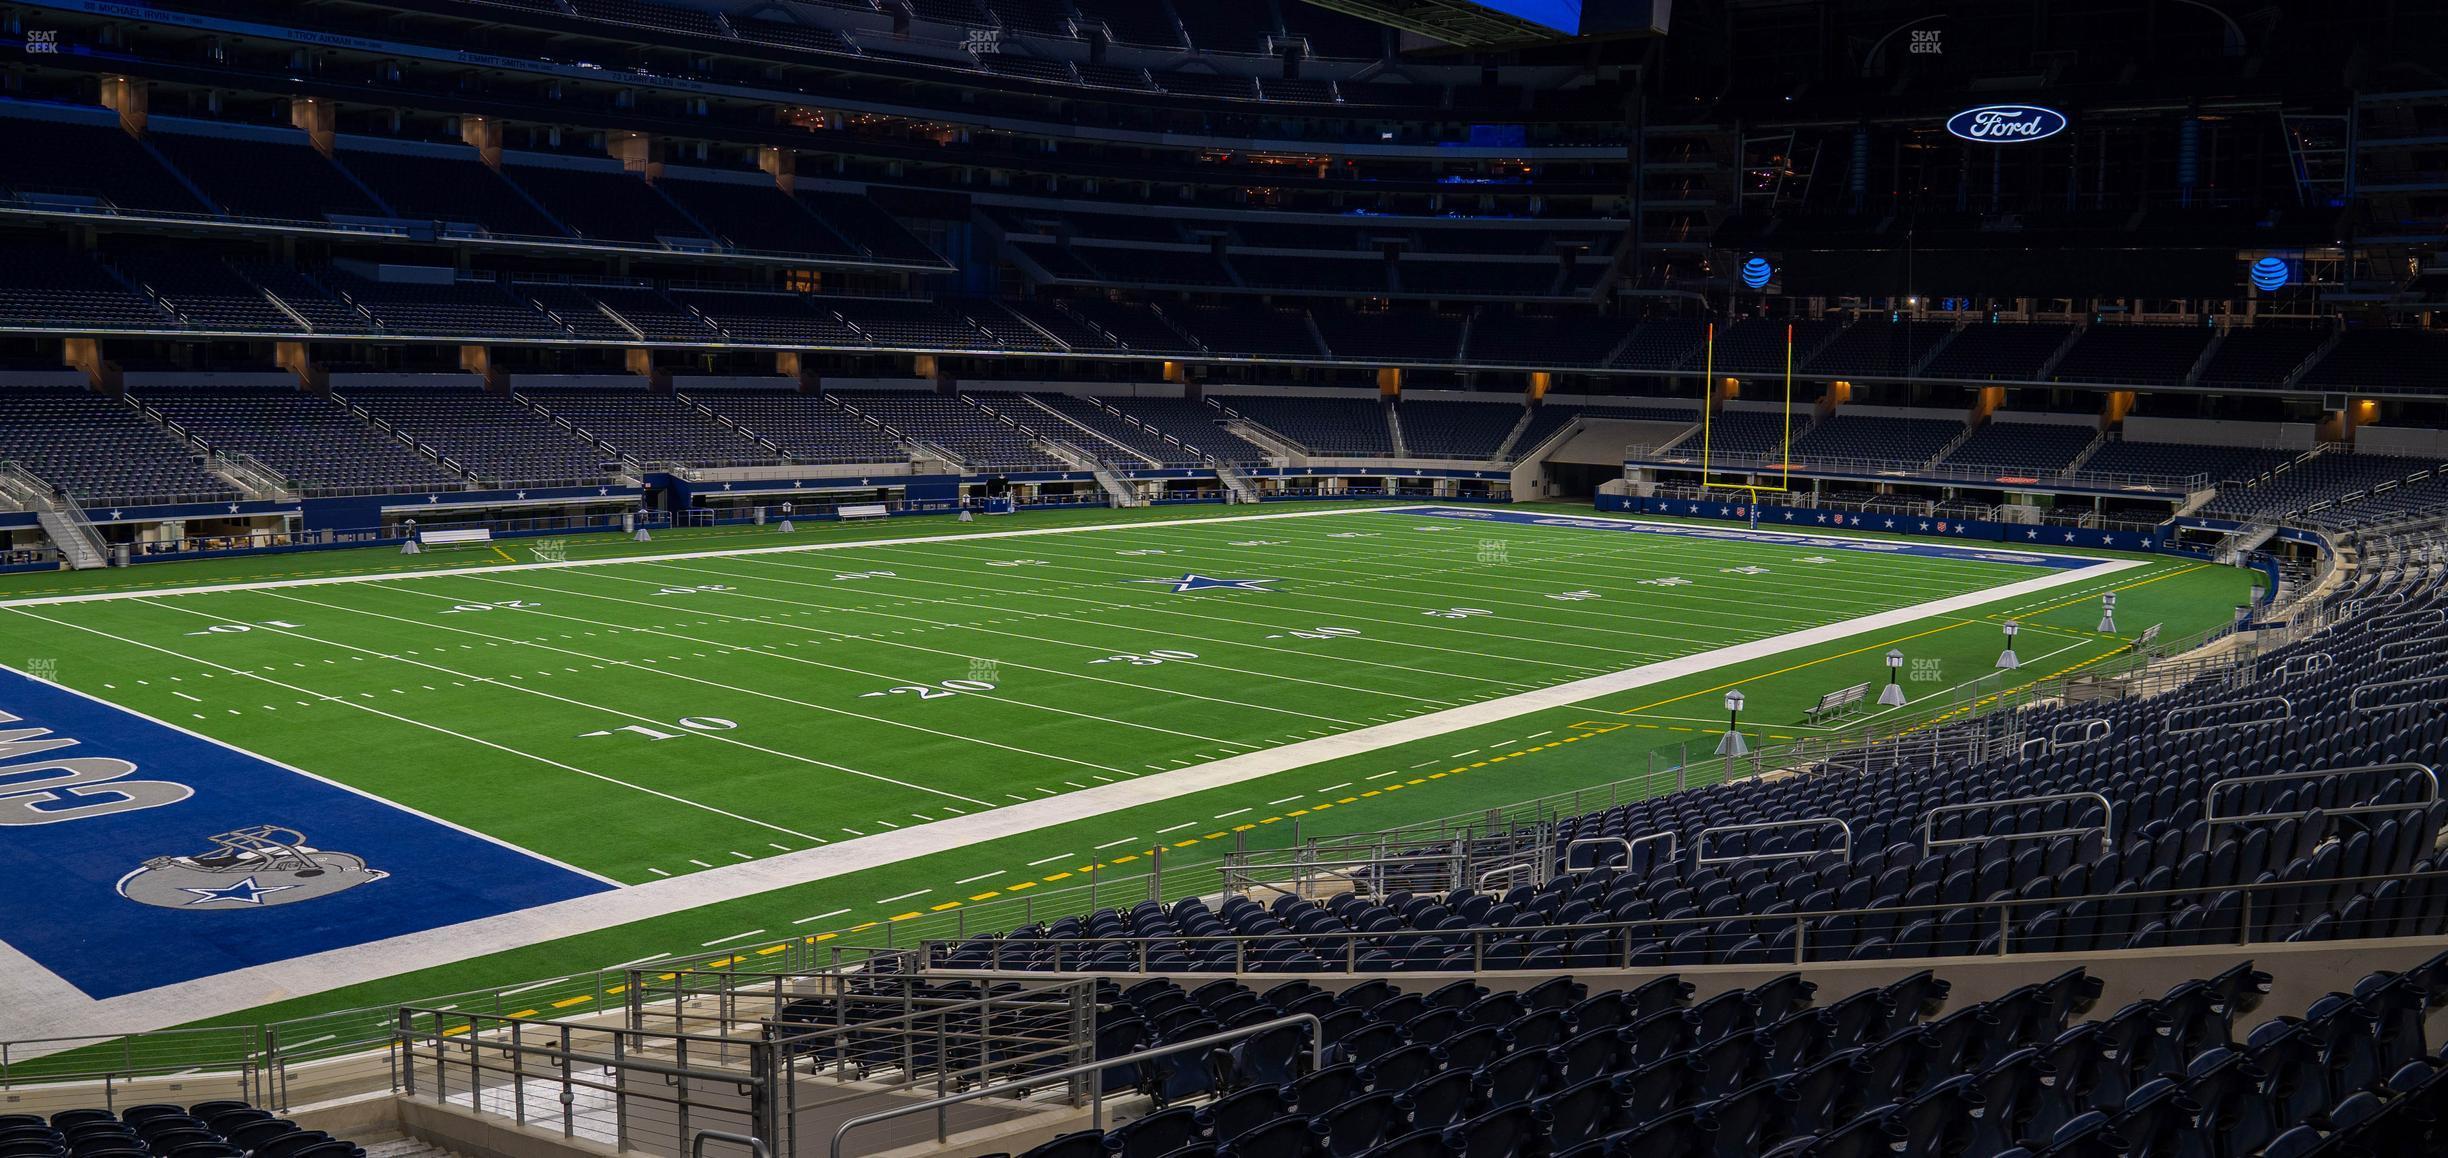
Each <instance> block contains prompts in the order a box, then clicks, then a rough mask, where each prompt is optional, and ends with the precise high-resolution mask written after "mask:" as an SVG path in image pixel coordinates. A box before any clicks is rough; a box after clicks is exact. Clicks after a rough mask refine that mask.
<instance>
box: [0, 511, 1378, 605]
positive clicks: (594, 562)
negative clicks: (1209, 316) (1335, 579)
mask: <svg viewBox="0 0 2448 1158" xmlns="http://www.w3.org/2000/svg"><path fill="white" fill-rule="evenodd" d="M1397 509H1400V508H1399V507H1396V506H1391V505H1386V506H1362V507H1350V508H1344V509H1340V510H1317V511H1278V512H1276V513H1274V514H1271V515H1224V516H1221V517H1215V518H1204V519H1149V520H1146V521H1144V522H1134V523H1092V524H1087V525H1084V526H1070V527H1028V528H1023V529H1020V530H1012V531H977V532H972V533H969V534H951V535H912V536H909V537H907V538H901V539H868V540H860V541H854V542H847V543H795V544H792V545H790V546H786V547H726V548H721V549H717V550H710V551H674V552H670V553H666V554H654V555H615V556H607V557H605V558H601V559H565V560H562V561H561V562H557V563H512V564H507V565H503V566H490V565H488V566H483V567H436V568H434V569H432V570H428V571H407V572H399V571H392V572H378V573H373V574H365V575H321V576H315V577H311V578H304V579H274V580H269V581H264V582H253V583H201V584H193V585H190V586H186V587H158V588H148V589H144V590H130V591H89V592H84V593H80V594H76V595H37V596H31V597H28V598H23V599H9V600H0V607H34V606H40V605H43V604H51V603H101V602H107V601H110V600H114V599H152V598H156V597H159V596H165V595H204V594H211V593H214V592H221V591H262V590H265V589H267V588H273V587H322V586H328V585H331V584H339V583H363V582H368V581H371V580H383V579H426V578H450V577H453V576H460V575H499V574H503V573H505V572H510V571H565V570H574V569H578V568H585V567H614V566H619V565H621V564H625V563H641V562H656V563H668V562H674V561H678V560H685V559H736V558H746V557H753V556H758V555H781V554H801V553H807V552H815V551H853V550H860V549H863V548H871V547H897V546H906V545H910V544H917V543H953V542H961V541H965V540H971V539H980V540H984V539H1023V538H1034V537H1038V536H1044V535H1075V534H1093V533H1098V532H1113V531H1127V530H1135V529H1145V528H1154V527H1178V526H1188V525H1191V524H1195V523H1248V522H1260V521H1265V520H1271V519H1306V518H1316V517H1319V516H1323V515H1349V514H1355V513H1360V512H1365V511H1385V510H1397Z"/></svg>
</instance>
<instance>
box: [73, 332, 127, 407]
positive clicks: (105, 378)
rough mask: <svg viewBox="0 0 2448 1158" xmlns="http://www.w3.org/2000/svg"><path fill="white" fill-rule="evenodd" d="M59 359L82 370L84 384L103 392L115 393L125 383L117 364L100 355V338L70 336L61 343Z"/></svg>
mask: <svg viewBox="0 0 2448 1158" xmlns="http://www.w3.org/2000/svg"><path fill="white" fill-rule="evenodd" d="M60 361H61V363H62V364H64V365H66V366H69V367H71V368H73V369H76V370H80V371H83V372H84V374H85V384H86V385H87V386H90V387H92V388H93V389H96V390H99V391H101V392H102V393H104V394H111V395H117V394H119V393H121V392H122V391H124V390H125V388H126V384H125V383H123V382H121V381H120V379H119V364H118V363H116V362H113V361H111V360H110V359H108V358H105V357H103V356H102V340H101V339H100V338H70V339H68V340H67V341H66V342H64V343H62V345H61V348H60Z"/></svg>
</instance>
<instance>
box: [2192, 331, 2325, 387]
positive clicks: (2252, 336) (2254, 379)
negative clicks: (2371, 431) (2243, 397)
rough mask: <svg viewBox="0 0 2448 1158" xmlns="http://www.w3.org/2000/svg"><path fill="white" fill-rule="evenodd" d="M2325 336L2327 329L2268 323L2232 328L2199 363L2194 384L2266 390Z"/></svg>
mask: <svg viewBox="0 0 2448 1158" xmlns="http://www.w3.org/2000/svg"><path fill="white" fill-rule="evenodd" d="M2328 339H2329V331H2327V330H2316V329H2312V328H2310V327H2306V326H2284V325H2268V326H2253V327H2251V328H2250V329H2242V330H2232V331H2229V332H2228V334H2227V335H2226V336H2225V337H2223V338H2221V339H2219V342H2218V349H2216V350H2213V351H2211V353H2210V360H2209V361H2208V362H2207V363H2205V364H2204V365H2203V366H2202V372H2201V377H2200V378H2199V379H2197V380H2196V381H2195V383H2194V384H2195V385H2197V386H2202V387H2205V388H2208V389H2226V390H2269V389H2274V388H2276V387H2278V386H2280V385H2283V384H2284V383H2285V382H2286V379H2287V375H2289V374H2292V373H2294V372H2295V370H2296V368H2297V367H2300V366H2302V365H2303V364H2304V363H2305V362H2306V361H2308V360H2309V359H2310V358H2311V357H2312V355H2313V354H2314V353H2315V352H2317V351H2318V350H2319V349H2320V348H2321V343H2323V342H2325V341H2327V340H2328Z"/></svg>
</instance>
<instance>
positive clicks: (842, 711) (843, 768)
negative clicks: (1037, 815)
mask: <svg viewBox="0 0 2448 1158" xmlns="http://www.w3.org/2000/svg"><path fill="white" fill-rule="evenodd" d="M512 586H520V585H519V584H512ZM403 590H404V589H403ZM547 590H556V591H557V590H558V589H557V588H548V589H547ZM268 594H271V596H272V597H273V598H275V599H279V600H283V601H285V602H290V603H303V604H305V605H307V606H309V607H321V608H324V609H326V610H330V611H341V612H350V613H354V614H358V615H363V616H366V617H368V618H372V619H387V620H391V621H393V622H395V623H405V624H410V625H412V626H415V627H419V628H425V629H428V630H441V631H450V632H457V633H459V634H462V635H473V636H476V637H478V638H481V639H493V640H497V641H498V640H500V639H501V637H499V636H492V635H488V634H486V633H485V632H482V631H478V630H476V629H474V628H466V627H457V626H445V625H441V624H428V623H425V622H423V621H420V620H414V619H409V618H408V617H406V616H401V615H392V614H390V613H388V612H382V611H369V610H366V609H365V608H361V607H349V606H346V605H343V604H338V603H323V602H319V601H317V600H313V599H304V598H300V597H298V596H295V595H282V594H279V593H277V592H270V593H268ZM409 594H415V595H427V596H431V597H433V598H436V599H449V598H451V597H450V596H448V595H443V594H439V593H435V592H428V591H415V592H409ZM563 594H568V595H572V596H573V597H577V598H584V597H585V596H583V595H582V594H580V593H577V592H563ZM182 610H183V609H182ZM521 613H522V614H538V615H541V614H547V613H545V612H541V611H525V610H523V609H522V612H521ZM189 614H192V615H203V614H204V613H203V612H189ZM207 618H210V617H209V616H208V617H207ZM554 618H576V617H575V616H554ZM580 622H593V621H591V620H580ZM263 630H266V631H270V632H273V633H274V634H277V635H285V636H290V637H293V638H297V639H303V640H308V641H310V642H314V643H322V644H326V645H329V646H332V647H342V648H348V649H349V650H352V651H363V652H366V654H368V655H377V656H382V655H383V653H381V652H376V651H372V650H370V649H367V648H360V647H357V646H356V645H354V644H349V643H343V642H340V641H338V640H330V639H322V638H319V637H317V636H312V635H306V634H304V633H302V632H297V631H292V630H288V629H285V628H264V629H263ZM510 642H514V643H523V644H526V645H527V646H530V647H541V648H544V649H546V650H548V651H562V650H564V649H562V648H557V647H553V646H552V645H550V644H542V643H530V642H528V641H526V640H512V641H510ZM569 654H571V655H579V654H582V653H579V652H574V651H573V652H570V653H569ZM383 658H387V659H392V660H395V661H397V662H400V663H410V664H416V665H417V666H419V667H432V666H433V665H430V664H426V663H424V662H423V661H421V660H413V659H402V658H400V657H398V656H383ZM586 658H589V659H604V661H605V662H607V663H611V664H613V665H614V666H617V667H624V668H629V669H630V670H633V671H645V672H648V673H650V674H654V675H659V676H667V677H669V678H672V679H677V680H683V681H686V682H688V683H693V684H701V685H703V686H706V687H714V688H722V689H725V690H727V691H734V692H738V693H740V694H742V695H747V696H754V697H757V698H759V699H767V700H773V701H775V702H777V703H785V704H793V705H796V706H799V707H804V708H814V709H815V710H817V711H820V712H827V713H831V714H833V715H837V716H848V717H850V718H852V719H860V720H868V721H872V722H876V723H882V724H887V725H889V726H892V727H899V728H907V729H909V730H910V731H914V732H925V733H928V734H930V735H936V736H942V737H945V738H947V739H953V740H962V741H966V742H969V743H974V744H983V745H986V746H987V747H991V748H1001V749H1004V750H1006V751H1011V752H1018V753H1021V754H1023V755H1028V756H1037V757H1040V758H1042V759H1047V760H1055V761H1059V762H1061V763H1065V764H1079V765H1082V766H1083V767H1089V768H1102V767H1104V765H1102V764H1094V763H1090V762H1088V761H1085V760H1073V759H1071V758H1069V757H1065V756H1056V755H1053V754H1051V753H1046V752H1034V751H1031V750H1029V749H1026V748H1019V747H1014V746H1012V745H1009V744H1002V743H997V742H996V741H993V740H986V739H981V738H978V737H975V736H963V735H960V734H958V733H954V732H946V731H943V730H941V729H938V728H929V727H927V726H925V725H923V724H912V723H909V722H907V721H903V720H894V719H892V718H891V717H888V716H871V715H868V714H866V713H864V712H854V711H851V710H849V709H848V708H839V707H834V706H831V705H828V704H819V703H816V702H814V701H812V700H801V699H794V698H792V697H790V696H782V695H775V694H774V693H771V692H762V691H758V690H756V689H754V688H744V687H738V686H736V685H732V684H726V683H722V682H720V681H718V680H709V679H704V678H701V677H698V676H691V675H683V674H681V673H679V672H674V671H666V670H664V669H662V668H654V667H647V668H640V667H637V666H636V665H635V664H634V663H632V662H630V661H626V660H614V659H610V658H608V657H602V656H587V657H586ZM434 670H436V671H448V670H449V669H447V668H442V667H434ZM451 674H453V675H461V676H467V677H468V678H470V679H476V680H481V681H483V682H486V683H494V681H492V680H489V679H485V677H482V676H478V675H475V674H473V673H470V672H452V673H451ZM496 686H501V687H507V686H509V685H506V684H496ZM513 690H517V691H523V692H527V693H529V694H531V695H539V696H543V697H545V698H547V699H553V700H560V701H561V702H563V703H566V704H573V705H576V706H579V707H584V708H592V709H595V710H597V711H603V712H610V713H612V714H613V715H617V716H626V717H628V718H629V719H632V720H635V721H637V722H639V723H641V724H648V725H653V724H660V723H663V722H664V721H662V720H659V719H655V718H652V717H648V716H642V715H638V714H636V713H633V712H626V711H622V710H620V709H617V708H611V707H606V706H604V705H602V704H590V703H587V702H586V701H584V700H574V699H569V698H567V697H564V696H558V695H553V694H551V693H549V692H541V691H537V690H536V689H534V688H526V687H522V688H516V689H513ZM686 734H688V735H691V736H701V737H704V738H706V739H709V740H713V741H716V742H717V743H724V744H731V745H735V746H737V747H741V748H747V749H750V750H751V751H757V752H763V753H765V754H767V755H772V756H780V757H782V758H783V759H786V760H795V761H798V762H799V763H803V764H813V765H816V766H818V767H822V768H831V769H833V770H835V771H837V772H847V773H850V774H851V775H853V776H863V777H866V778H867V779H869V780H880V781H883V782H884V783H887V784H896V785H899V786H901V787H903V788H907V789H910V790H912V791H915V792H923V793H926V794H928V795H930V796H942V797H948V798H950V799H953V800H959V801H964V802H966V803H969V804H975V805H979V806H981V807H991V805H988V804H987V802H986V801H983V800H979V799H977V798H975V797H972V796H963V795H961V794H959V793H957V792H946V791H944V790H943V789H941V788H931V787H928V786H927V785H924V784H918V783H914V782H911V781H907V780H901V779H896V778H894V777H891V776H886V775H883V774H882V773H878V772H869V771H866V770H864V769H859V768H852V767H850V766H849V765H846V764H836V763H834V762H832V761H830V760H819V759H816V758H814V757H811V756H802V755H798V754H796V753H789V752H783V751H780V750H778V749H772V748H766V747H763V746H761V745H757V744H752V743H749V742H748V741H745V740H742V739H739V738H737V737H735V736H726V735H722V734H720V733H717V732H705V731H698V730H695V729H688V730H687V731H686Z"/></svg>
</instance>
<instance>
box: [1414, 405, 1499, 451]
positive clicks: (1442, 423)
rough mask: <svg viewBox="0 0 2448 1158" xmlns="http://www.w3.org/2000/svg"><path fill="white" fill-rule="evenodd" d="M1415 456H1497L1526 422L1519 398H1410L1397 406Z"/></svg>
mask: <svg viewBox="0 0 2448 1158" xmlns="http://www.w3.org/2000/svg"><path fill="white" fill-rule="evenodd" d="M1396 410H1397V412H1398V416H1399V417H1400V419H1401V421H1402V428H1403V449H1404V450H1406V451H1408V452H1410V454H1411V457H1413V458H1494V457H1496V452H1497V451H1498V450H1500V449H1502V448H1503V447H1504V442H1505V439H1506V438H1508V437H1510V436H1511V435H1512V433H1513V428H1514V427H1515V426H1517V425H1519V424H1520V423H1521V421H1522V416H1523V410H1522V404H1521V403H1520V401H1518V400H1513V399H1507V400H1503V401H1488V402H1477V401H1470V402H1465V401H1456V400H1451V399H1437V400H1433V401H1431V400H1426V399H1407V400H1405V401H1403V402H1402V403H1401V404H1400V405H1399V406H1398V407H1396Z"/></svg>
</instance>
